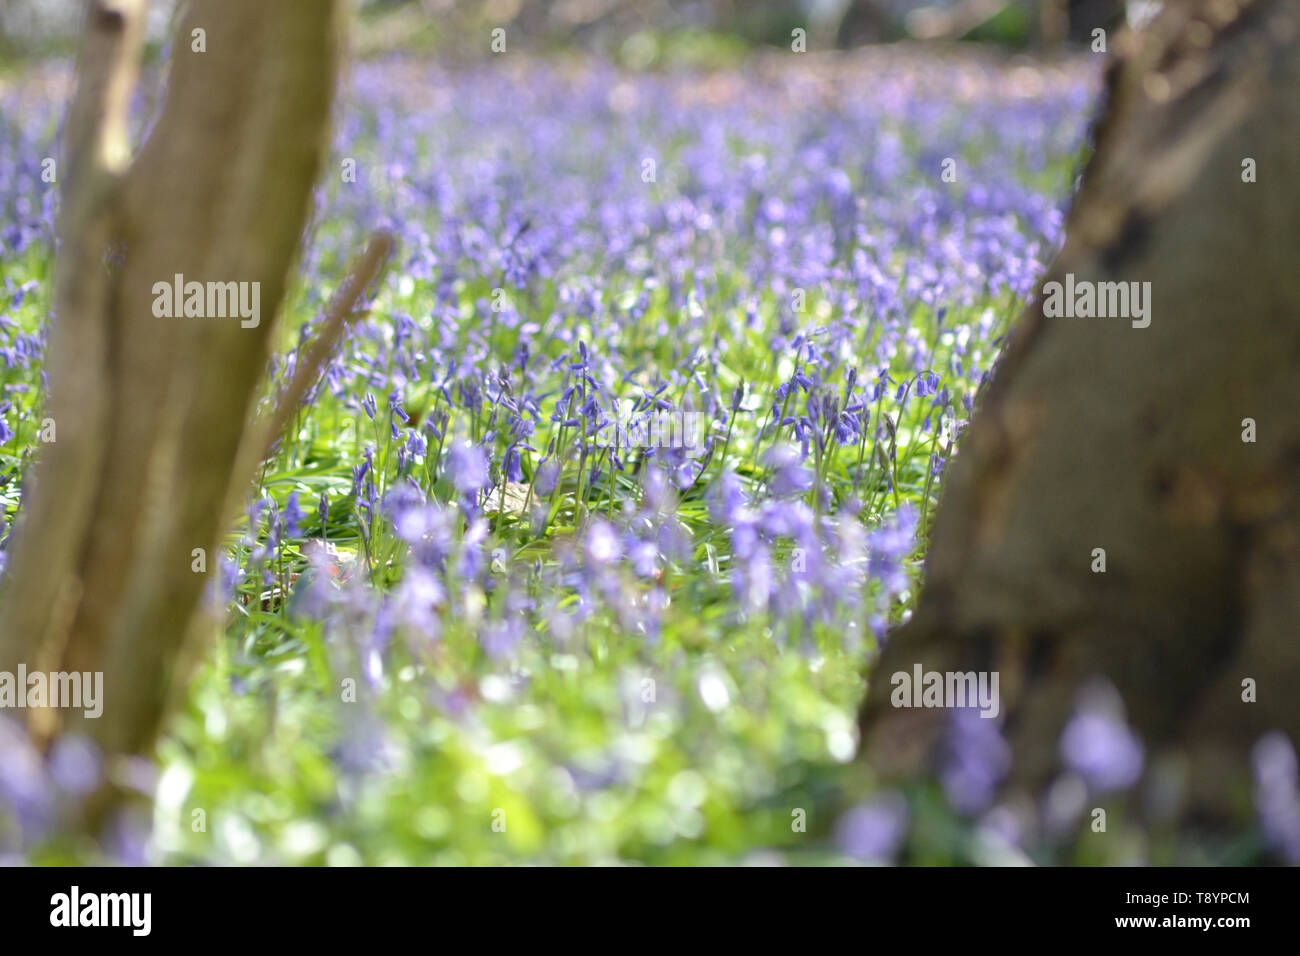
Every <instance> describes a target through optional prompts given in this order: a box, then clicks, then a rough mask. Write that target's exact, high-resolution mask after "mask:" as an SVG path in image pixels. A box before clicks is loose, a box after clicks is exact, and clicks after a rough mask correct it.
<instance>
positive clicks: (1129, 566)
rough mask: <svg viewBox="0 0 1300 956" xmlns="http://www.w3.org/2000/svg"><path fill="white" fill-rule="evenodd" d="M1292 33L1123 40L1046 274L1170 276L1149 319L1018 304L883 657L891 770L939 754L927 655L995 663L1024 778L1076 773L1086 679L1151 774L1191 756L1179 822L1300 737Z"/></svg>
mask: <svg viewBox="0 0 1300 956" xmlns="http://www.w3.org/2000/svg"><path fill="white" fill-rule="evenodd" d="M1298 31H1300V4H1298V3H1296V2H1295V0H1250V2H1238V3H1232V4H1221V3H1209V2H1206V3H1201V2H1196V3H1191V2H1189V3H1175V4H1166V5H1165V10H1164V12H1163V13H1162V14H1161V16H1160V17H1158V18H1157V20H1156V21H1155V22H1154V23H1153V24H1152V25H1151V26H1150V27H1148V28H1147V29H1146V30H1145V31H1144V32H1142V33H1141V34H1137V35H1129V36H1126V37H1125V38H1124V39H1123V41H1122V43H1121V45H1120V46H1121V48H1122V54H1121V55H1120V56H1119V58H1118V59H1117V62H1116V63H1115V64H1114V66H1113V67H1112V69H1111V71H1110V73H1109V77H1108V97H1109V99H1108V105H1107V107H1106V109H1105V112H1104V114H1103V116H1102V119H1101V122H1100V123H1099V125H1098V126H1097V129H1096V137H1095V152H1094V155H1093V157H1092V159H1091V161H1090V162H1089V164H1088V166H1087V168H1086V170H1085V173H1084V176H1083V178H1082V181H1081V185H1080V190H1079V193H1078V196H1077V199H1076V201H1075V204H1074V207H1073V209H1072V211H1071V214H1070V216H1069V218H1068V221H1067V238H1066V242H1065V246H1064V249H1063V251H1062V252H1061V254H1060V256H1059V258H1058V260H1057V261H1056V262H1055V263H1054V265H1053V267H1052V268H1051V270H1050V273H1049V275H1048V276H1047V277H1046V279H1045V282H1048V281H1064V277H1065V276H1066V275H1067V274H1073V276H1074V277H1075V280H1076V282H1078V281H1084V280H1087V281H1091V282H1103V281H1124V282H1150V283H1151V286H1150V288H1151V297H1150V302H1151V312H1150V317H1151V318H1150V325H1149V326H1148V327H1145V328H1138V327H1134V326H1133V324H1131V323H1130V322H1129V321H1127V320H1125V319H1121V318H1109V319H1101V318H1049V317H1046V316H1045V315H1044V307H1043V301H1042V299H1041V297H1040V300H1039V301H1038V302H1035V303H1034V304H1033V305H1031V306H1030V307H1029V308H1028V309H1027V310H1026V312H1025V313H1024V314H1023V315H1022V316H1021V317H1020V320H1019V322H1018V323H1017V326H1016V328H1015V329H1014V332H1013V334H1012V337H1011V340H1010V342H1009V345H1008V348H1007V351H1006V353H1005V355H1004V357H1003V358H1002V360H1001V363H1000V365H999V367H998V369H997V370H996V372H995V374H994V376H993V378H992V380H991V382H990V383H989V385H988V386H987V388H986V389H985V393H984V394H983V396H982V397H981V401H980V407H979V408H978V411H977V413H976V415H975V417H974V420H973V422H972V425H971V427H970V429H969V431H968V433H967V434H966V435H965V436H964V438H963V440H962V441H961V443H960V446H959V449H960V450H959V454H958V456H957V457H956V458H955V459H954V461H953V463H952V466H951V468H950V469H949V474H948V476H947V481H946V487H945V490H944V492H943V499H942V502H941V505H940V507H939V509H938V511H937V513H936V515H935V520H934V525H933V529H932V531H931V538H930V545H929V551H928V554H927V560H926V566H925V582H924V587H923V589H922V591H921V594H920V596H919V598H918V601H917V604H916V606H915V612H914V614H913V616H912V618H911V619H910V620H909V621H908V622H907V623H906V624H905V625H903V626H902V627H900V628H898V629H897V631H896V632H895V633H893V634H892V635H891V636H890V637H889V638H888V640H887V642H886V643H885V644H884V647H883V650H882V653H881V654H880V656H879V659H878V660H877V661H876V662H874V664H873V665H872V666H873V671H872V674H871V678H870V682H869V690H868V696H867V699H866V701H865V703H864V706H863V710H862V715H861V730H862V734H863V741H864V751H865V753H866V759H868V760H869V761H870V762H871V763H872V765H873V767H875V768H876V769H878V770H880V771H882V772H884V773H885V774H887V775H890V776H895V775H915V774H924V773H926V772H927V771H928V769H929V768H932V767H934V766H935V761H936V760H937V759H938V757H937V754H938V753H939V752H940V750H941V748H942V746H943V743H944V740H945V736H946V731H945V728H946V727H947V726H949V725H948V723H947V721H946V720H945V715H944V713H943V712H942V711H938V710H924V709H916V710H909V709H902V708H895V707H893V706H892V705H891V701H890V694H891V676H892V675H893V674H895V673H896V672H899V671H907V672H911V671H912V669H913V665H914V664H916V663H919V664H921V665H922V666H923V669H924V670H926V671H940V672H944V671H962V672H965V671H970V670H985V671H997V672H998V673H999V675H1000V691H1001V706H1002V711H1003V715H1004V723H1003V724H1002V732H1003V734H1004V736H1005V738H1006V741H1007V742H1008V744H1009V745H1010V748H1011V752H1012V756H1013V763H1012V769H1011V770H1010V773H1009V775H1008V777H1007V780H1006V781H1005V784H1004V794H1005V793H1007V792H1009V791H1017V790H1018V791H1020V792H1021V793H1022V794H1038V793H1040V792H1041V788H1042V787H1043V785H1044V784H1046V783H1047V782H1048V781H1049V780H1051V779H1052V778H1053V777H1054V776H1055V775H1056V774H1057V773H1058V772H1059V771H1060V768H1061V758H1060V754H1059V740H1060V735H1061V731H1062V727H1063V724H1064V723H1065V721H1066V720H1067V717H1068V715H1069V713H1070V712H1071V709H1072V708H1073V707H1074V705H1075V702H1076V694H1077V692H1078V691H1079V689H1080V688H1081V687H1082V686H1083V685H1084V684H1085V683H1086V682H1088V681H1089V680H1091V679H1092V678H1094V677H1103V678H1105V679H1107V680H1109V681H1110V682H1111V683H1112V684H1113V685H1114V686H1115V688H1117V689H1118V691H1119V692H1120V694H1121V695H1122V698H1123V702H1124V705H1125V707H1126V710H1127V719H1128V722H1129V724H1130V725H1131V726H1132V727H1133V728H1134V730H1135V731H1136V732H1137V733H1138V734H1139V735H1140V736H1141V738H1142V739H1143V741H1144V743H1145V746H1146V749H1147V757H1148V759H1147V761H1146V767H1147V768H1148V771H1147V772H1148V775H1150V773H1151V768H1153V767H1156V766H1170V765H1171V764H1170V763H1169V761H1174V762H1177V763H1178V765H1179V766H1181V767H1183V768H1184V771H1183V772H1184V773H1185V776H1183V777H1182V779H1183V780H1184V781H1185V785H1184V787H1183V791H1182V792H1183V796H1184V808H1185V812H1186V814H1187V817H1185V819H1188V818H1195V819H1199V820H1202V821H1211V822H1212V821H1224V820H1226V819H1227V818H1228V817H1230V816H1232V815H1233V814H1234V812H1235V808H1237V807H1240V806H1241V800H1242V797H1243V786H1244V785H1245V783H1246V779H1247V772H1248V766H1249V758H1250V750H1251V747H1252V745H1253V744H1254V742H1255V741H1256V740H1257V739H1258V738H1259V737H1260V735H1261V734H1264V733H1265V732H1267V731H1270V730H1275V729H1280V730H1282V731H1284V732H1286V733H1287V734H1289V735H1290V737H1291V739H1292V741H1293V742H1294V741H1300V707H1297V706H1296V688H1297V687H1300V643H1297V640H1296V631H1295V628H1296V626H1297V623H1298V622H1300V414H1297V411H1296V409H1297V408H1300V270H1297V268H1296V254H1297V250H1300V185H1298V184H1300V99H1298V98H1297V97H1296V90H1297V89H1300V55H1298V54H1297V46H1296V39H1297V33H1298ZM1247 159H1250V160H1253V161H1254V163H1255V166H1256V168H1257V170H1258V182H1246V181H1243V163H1244V161H1245V160H1247ZM1247 418H1250V419H1253V420H1254V421H1255V423H1256V426H1257V430H1258V432H1257V440H1256V441H1255V442H1253V443H1249V442H1246V441H1243V420H1244V419H1247ZM1097 548H1101V549H1105V559H1106V570H1105V571H1104V573H1096V572H1094V571H1093V563H1094V560H1095V559H1094V549H1097ZM1246 679H1251V680H1253V681H1255V682H1256V683H1257V686H1258V700H1257V702H1255V703H1248V702H1244V701H1243V686H1242V682H1243V680H1246ZM1244 796H1245V805H1246V806H1247V807H1248V806H1249V794H1248V793H1246V794H1245V795H1244Z"/></svg>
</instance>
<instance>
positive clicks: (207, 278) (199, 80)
mask: <svg viewBox="0 0 1300 956" xmlns="http://www.w3.org/2000/svg"><path fill="white" fill-rule="evenodd" d="M144 13H145V3H144V2H143V0H94V2H91V3H89V4H88V17H87V22H86V38H85V44H84V48H83V51H82V55H81V59H80V61H79V64H78V84H77V90H76V93H75V95H74V100H73V103H72V105H71V109H70V111H69V114H68V119H67V122H66V126H65V140H64V145H65V156H64V160H63V167H62V169H63V173H64V175H63V179H62V181H63V182H64V183H65V186H64V195H63V200H62V204H61V211H60V222H59V234H60V253H59V263H58V275H57V283H56V290H55V304H56V309H55V311H56V315H55V317H54V319H53V324H52V328H51V333H50V342H49V352H48V369H49V382H50V396H49V401H48V410H47V414H48V415H50V416H51V417H53V418H54V420H55V422H56V425H57V440H56V441H55V442H54V443H52V444H50V445H48V446H46V448H45V449H44V451H43V453H42V455H41V457H40V460H39V461H38V462H37V463H36V465H35V466H34V471H33V473H30V474H29V476H28V482H27V483H28V486H29V487H28V490H27V493H26V494H25V496H24V500H23V515H22V517H21V523H20V527H19V529H18V533H17V537H16V542H15V545H14V548H13V552H12V554H11V556H10V561H9V569H8V572H7V574H6V576H5V581H4V592H3V603H2V605H0V669H3V670H8V671H14V670H15V668H16V666H17V665H18V664H20V663H21V664H24V665H25V666H26V667H27V669H28V671H29V672H31V671H42V672H46V673H48V672H52V671H78V672H102V673H103V675H104V694H103V697H104V704H103V713H102V716H101V717H99V718H98V719H91V718H86V717H84V716H83V714H82V711H80V710H75V709H62V710H53V709H40V710H33V711H29V712H27V717H28V722H29V729H30V730H31V732H32V733H33V735H34V736H35V737H36V738H37V739H38V740H43V741H48V740H49V739H50V738H51V737H52V736H53V735H54V734H56V733H58V732H60V731H63V730H77V731H80V732H81V733H84V734H87V735H89V736H90V737H91V738H92V739H93V740H95V741H96V742H97V743H98V744H99V745H100V746H101V747H102V748H103V749H104V750H105V751H106V752H107V753H109V754H116V753H135V752H141V751H143V750H146V749H147V748H148V747H149V746H150V745H151V744H152V742H153V740H154V738H155V735H156V734H157V732H158V729H159V727H160V725H161V721H162V718H163V715H164V713H165V710H166V706H167V703H168V701H169V699H171V698H172V697H173V696H174V693H175V692H176V691H177V690H178V689H180V688H183V687H184V686H185V684H186V683H187V680H188V677H189V664H188V659H189V657H190V656H191V655H188V654H185V653H183V651H184V650H185V649H186V647H187V646H189V647H190V648H191V649H192V646H193V645H192V642H193V641H194V639H195V638H196V637H199V636H200V635H202V634H203V633H205V632H206V633H210V632H211V630H212V625H211V622H210V621H207V622H206V623H205V617H204V615H202V614H200V613H198V610H197V609H198V606H199V603H200V596H201V593H202V591H203V590H204V587H205V585H206V584H207V583H208V582H209V579H210V577H211V575H212V572H213V571H214V570H215V569H216V566H217V565H218V563H219V562H218V558H217V554H218V547H219V543H220V538H221V535H222V533H223V531H224V530H225V526H226V525H225V521H224V517H225V516H227V515H228V514H229V511H230V508H229V502H231V501H232V500H236V499H238V498H240V497H242V495H243V492H244V490H245V489H246V488H247V487H248V483H249V480H250V478H251V476H252V474H253V469H254V466H255V464H256V452H260V451H261V450H262V449H263V447H264V442H265V440H266V437H267V436H266V434H265V433H264V432H263V431H262V430H261V429H260V428H255V427H252V426H251V425H250V416H251V413H252V411H253V407H254V404H255V402H256V401H257V398H258V396H259V390H260V388H261V385H262V382H263V376H264V374H265V368H266V363H267V357H268V352H269V348H270V342H271V335H272V332H273V330H274V327H275V316H276V313H277V311H278V309H279V306H280V303H281V301H282V299H283V297H284V292H285V287H286V282H287V280H288V276H289V274H290V269H291V267H292V264H293V261H294V258H295V255H296V252H297V249H298V245H299V241H300V237H301V235H302V232H303V228H304V224H305V222H306V220H307V216H308V212H309V209H310V204H311V197H312V186H313V183H314V182H315V180H316V177H317V173H318V171H319V170H320V167H321V163H322V159H323V157H324V155H325V151H326V149H327V146H328V137H327V133H328V120H329V113H330V104H331V100H332V96H333V89H334V80H335V73H336V69H337V61H338V54H339V35H338V34H339V26H340V4H339V3H338V2H336V0H318V2H314V3H270V2H265V0H194V2H192V3H191V4H190V5H189V9H188V12H187V13H186V15H185V16H184V17H183V18H182V19H181V21H180V23H179V25H178V33H177V37H176V39H175V41H174V45H173V54H172V64H171V69H170V75H169V79H168V91H167V96H166V101H165V104H164V106H163V108H162V111H161V114H160V116H159V117H158V118H157V122H156V124H155V125H154V127H153V130H152V132H151V134H150V136H149V138H148V140H147V142H146V143H145V144H144V145H143V147H142V148H141V149H140V151H139V154H138V155H137V156H136V157H134V159H132V158H131V156H130V149H129V145H128V142H127V133H126V125H127V108H128V103H129V101H130V98H131V93H132V88H133V84H134V79H135V72H136V64H137V59H138V56H139V52H140V46H141V40H142V29H143V19H144ZM196 31H202V32H196ZM200 47H202V48H201V49H200ZM177 275H181V276H184V281H185V282H191V281H194V282H201V283H205V284H206V283H209V282H221V283H226V282H239V283H250V286H249V287H248V288H249V289H250V290H251V289H252V288H257V289H258V290H259V291H260V296H259V298H260V319H259V321H257V322H256V324H253V323H252V319H251V318H247V319H245V318H242V317H241V316H240V315H239V314H235V315H234V316H233V317H230V318H224V317H211V316H207V317H202V318H199V317H190V318H185V317H176V318H165V317H158V316H157V315H156V313H155V304H156V300H157V297H158V293H157V291H156V290H155V284H156V283H166V284H167V285H169V286H170V285H171V284H172V283H173V280H174V277H175V276H177ZM254 283H255V284H256V285H255V286H254V285H251V284H254ZM358 291H359V290H358ZM219 311H221V312H222V313H223V314H225V315H230V313H231V312H234V311H236V310H233V309H230V308H229V306H227V307H226V308H224V309H219ZM200 556H201V558H200Z"/></svg>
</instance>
